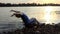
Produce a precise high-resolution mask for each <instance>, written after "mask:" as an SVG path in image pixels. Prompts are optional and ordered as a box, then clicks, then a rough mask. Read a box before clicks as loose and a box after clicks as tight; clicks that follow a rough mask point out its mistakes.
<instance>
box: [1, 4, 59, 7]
mask: <svg viewBox="0 0 60 34" xmlns="http://www.w3.org/2000/svg"><path fill="white" fill-rule="evenodd" d="M38 6H60V4H53V3H49V4H39V3H38V4H36V3H19V4H11V3H0V7H38Z"/></svg>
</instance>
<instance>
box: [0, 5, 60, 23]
mask: <svg viewBox="0 0 60 34" xmlns="http://www.w3.org/2000/svg"><path fill="white" fill-rule="evenodd" d="M11 9H14V10H18V11H22V12H24V13H26V14H27V16H28V17H29V18H32V17H34V18H36V19H37V20H38V21H39V22H41V23H50V24H52V23H59V22H60V14H57V13H56V12H55V11H60V7H58V6H56V7H52V6H44V7H0V23H2V24H7V23H9V24H12V23H13V24H19V23H20V21H22V20H21V19H18V18H16V17H10V15H11V14H12V13H10V10H11ZM10 22H11V23H10Z"/></svg>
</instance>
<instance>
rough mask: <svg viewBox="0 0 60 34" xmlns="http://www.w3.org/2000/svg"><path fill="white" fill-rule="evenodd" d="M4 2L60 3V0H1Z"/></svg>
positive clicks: (0, 0)
mask: <svg viewBox="0 0 60 34" xmlns="http://www.w3.org/2000/svg"><path fill="white" fill-rule="evenodd" d="M0 2H2V3H16V4H18V3H33V2H34V3H40V4H43V3H56V4H60V0H0Z"/></svg>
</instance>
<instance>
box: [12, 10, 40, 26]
mask: <svg viewBox="0 0 60 34" xmlns="http://www.w3.org/2000/svg"><path fill="white" fill-rule="evenodd" d="M11 12H14V13H13V15H11V17H12V16H15V17H17V18H22V20H23V22H24V25H25V27H33V26H36V25H37V24H39V22H38V21H37V20H36V19H35V18H32V19H29V18H28V16H27V15H26V14H24V13H23V12H20V11H15V10H11ZM36 22H37V23H36Z"/></svg>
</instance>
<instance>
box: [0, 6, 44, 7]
mask: <svg viewBox="0 0 60 34" xmlns="http://www.w3.org/2000/svg"><path fill="white" fill-rule="evenodd" d="M0 7H40V6H0ZM42 7H43V6H42Z"/></svg>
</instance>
